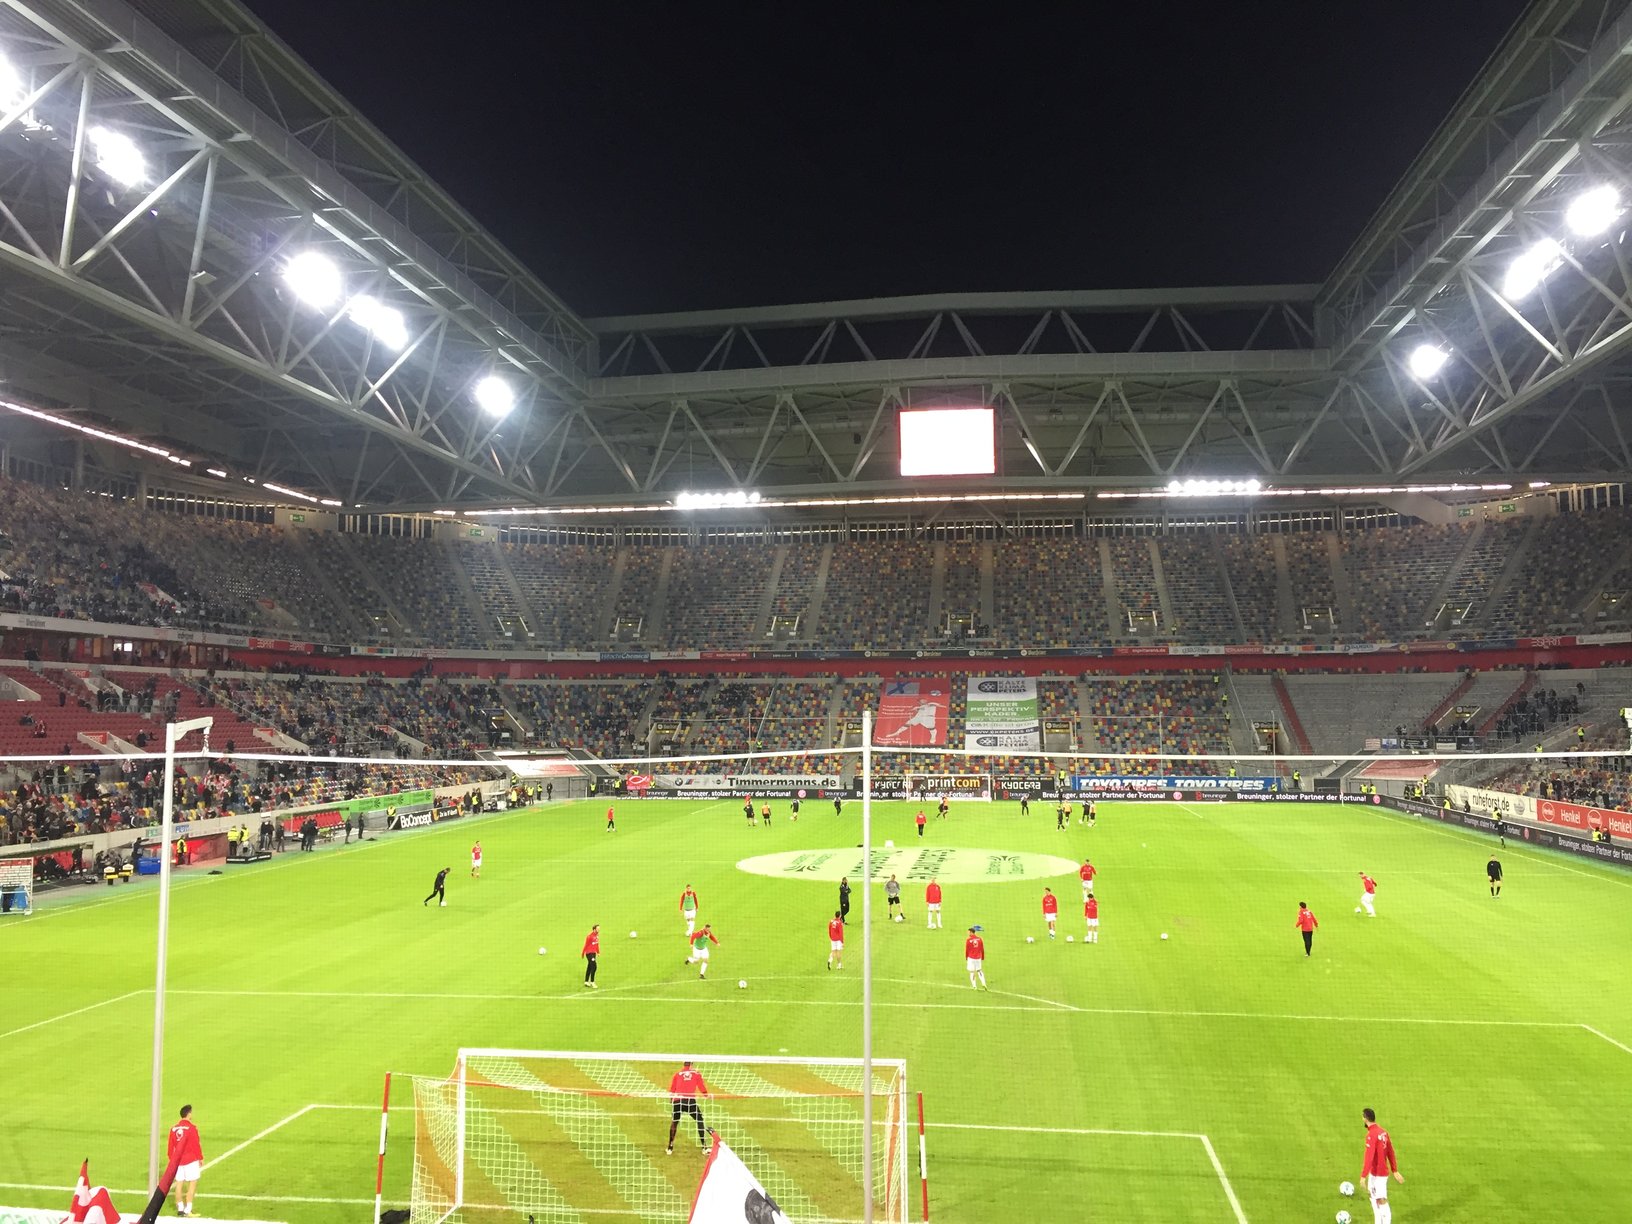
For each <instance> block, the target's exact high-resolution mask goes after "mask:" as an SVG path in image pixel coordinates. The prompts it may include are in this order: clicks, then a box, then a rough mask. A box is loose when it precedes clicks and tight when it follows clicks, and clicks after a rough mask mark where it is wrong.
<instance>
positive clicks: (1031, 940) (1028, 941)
mask: <svg viewBox="0 0 1632 1224" xmlns="http://www.w3.org/2000/svg"><path fill="white" fill-rule="evenodd" d="M1026 942H1027V943H1036V942H1037V941H1036V940H1035V939H1033V938H1032V937H1031V936H1030V935H1027V936H1026Z"/></svg>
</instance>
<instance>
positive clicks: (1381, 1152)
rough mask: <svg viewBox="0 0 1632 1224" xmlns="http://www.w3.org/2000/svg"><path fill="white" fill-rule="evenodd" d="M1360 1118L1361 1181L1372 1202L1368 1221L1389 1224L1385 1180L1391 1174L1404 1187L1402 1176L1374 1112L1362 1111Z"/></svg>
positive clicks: (1390, 1216)
mask: <svg viewBox="0 0 1632 1224" xmlns="http://www.w3.org/2000/svg"><path fill="white" fill-rule="evenodd" d="M1361 1116H1362V1117H1363V1118H1365V1120H1366V1154H1365V1155H1364V1156H1363V1157H1362V1158H1361V1161H1360V1181H1361V1183H1362V1184H1363V1185H1364V1186H1365V1188H1366V1196H1367V1197H1368V1198H1370V1199H1371V1218H1372V1219H1373V1220H1374V1221H1376V1224H1392V1221H1393V1219H1394V1208H1393V1207H1391V1206H1390V1205H1389V1202H1388V1179H1389V1176H1390V1174H1392V1175H1393V1177H1394V1180H1395V1181H1397V1182H1399V1183H1400V1185H1402V1186H1403V1185H1405V1177H1404V1176H1403V1175H1402V1174H1401V1173H1400V1162H1399V1161H1398V1160H1397V1159H1396V1158H1395V1156H1394V1141H1393V1140H1392V1139H1390V1138H1389V1137H1388V1132H1387V1131H1386V1130H1384V1129H1383V1128H1382V1127H1380V1126H1378V1125H1377V1111H1376V1110H1374V1109H1364V1110H1361Z"/></svg>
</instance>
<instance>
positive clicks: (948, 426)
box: [900, 408, 997, 476]
mask: <svg viewBox="0 0 1632 1224" xmlns="http://www.w3.org/2000/svg"><path fill="white" fill-rule="evenodd" d="M900 421H901V475H903V476H990V475H991V474H992V473H993V472H995V471H996V470H997V450H996V423H995V414H994V413H993V411H992V409H990V408H908V409H905V410H903V411H902V413H901V415H900Z"/></svg>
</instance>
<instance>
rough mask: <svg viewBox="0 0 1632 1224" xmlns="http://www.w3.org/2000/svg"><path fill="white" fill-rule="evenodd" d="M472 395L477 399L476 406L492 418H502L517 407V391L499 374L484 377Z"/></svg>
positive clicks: (473, 389)
mask: <svg viewBox="0 0 1632 1224" xmlns="http://www.w3.org/2000/svg"><path fill="white" fill-rule="evenodd" d="M471 394H472V395H474V396H475V397H476V406H477V407H478V408H480V409H481V410H482V411H483V412H485V413H487V415H488V416H490V417H502V416H504V415H506V414H507V413H508V412H509V411H510V409H512V408H514V407H515V406H516V393H515V391H514V390H512V389H511V386H510V384H509V383H507V382H505V381H504V379H502V378H500V377H499V376H498V375H497V374H488V375H485V376H483V377H482V378H481V380H480V381H478V382H477V384H476V386H475V387H474V388H472V390H471Z"/></svg>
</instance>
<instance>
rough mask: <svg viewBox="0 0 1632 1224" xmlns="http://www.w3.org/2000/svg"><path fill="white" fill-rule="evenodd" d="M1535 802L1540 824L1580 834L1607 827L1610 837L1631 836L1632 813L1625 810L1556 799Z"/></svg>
mask: <svg viewBox="0 0 1632 1224" xmlns="http://www.w3.org/2000/svg"><path fill="white" fill-rule="evenodd" d="M1535 803H1536V819H1537V820H1539V821H1541V823H1542V824H1549V825H1558V826H1559V827H1561V828H1565V829H1570V830H1572V831H1573V832H1576V833H1580V834H1582V835H1586V834H1589V833H1591V832H1592V831H1593V830H1595V829H1607V830H1608V831H1609V833H1610V836H1612V837H1632V815H1629V814H1628V813H1626V812H1617V811H1615V810H1614V809H1613V808H1595V807H1587V806H1586V805H1585V804H1580V803H1564V802H1562V801H1560V800H1557V799H1537V800H1536V801H1535Z"/></svg>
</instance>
